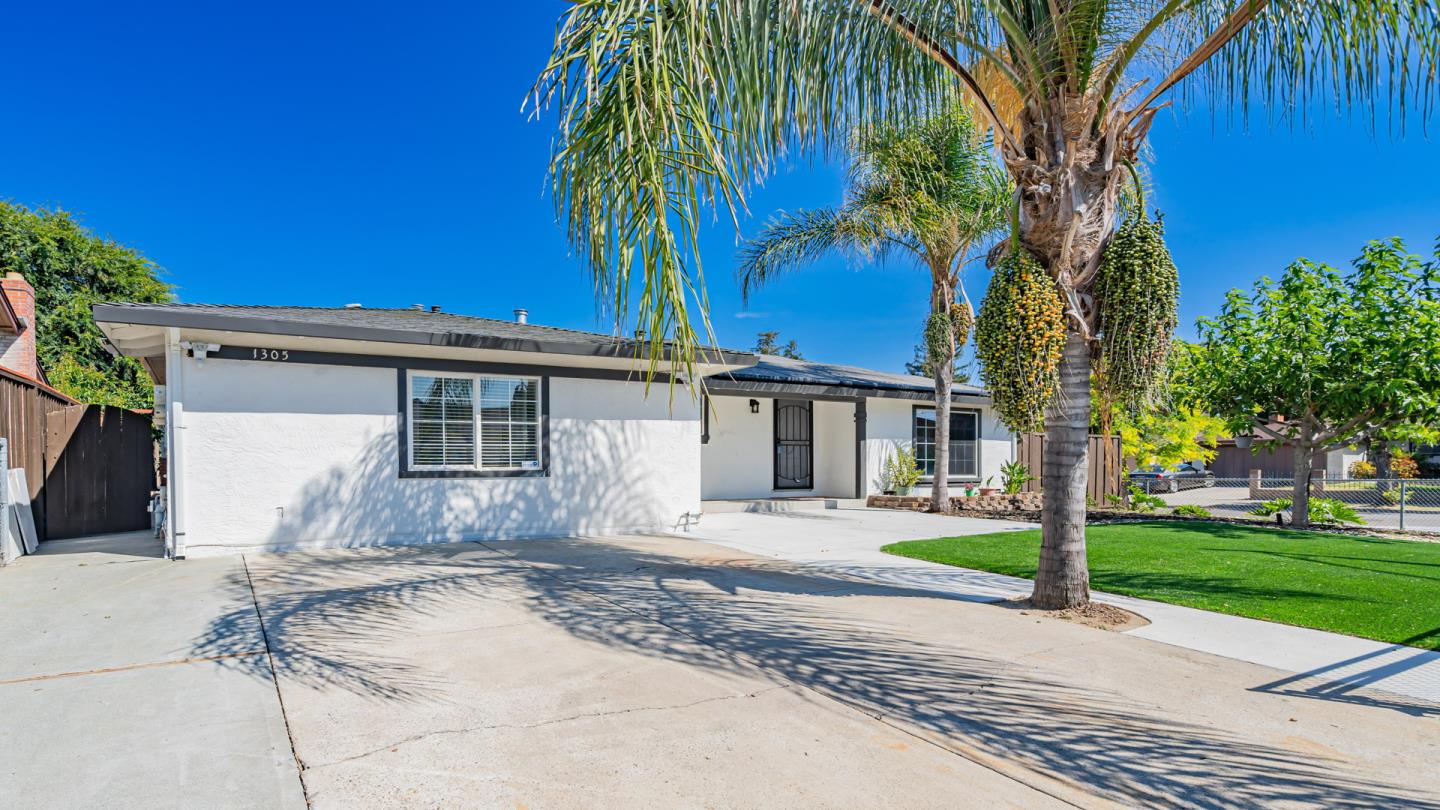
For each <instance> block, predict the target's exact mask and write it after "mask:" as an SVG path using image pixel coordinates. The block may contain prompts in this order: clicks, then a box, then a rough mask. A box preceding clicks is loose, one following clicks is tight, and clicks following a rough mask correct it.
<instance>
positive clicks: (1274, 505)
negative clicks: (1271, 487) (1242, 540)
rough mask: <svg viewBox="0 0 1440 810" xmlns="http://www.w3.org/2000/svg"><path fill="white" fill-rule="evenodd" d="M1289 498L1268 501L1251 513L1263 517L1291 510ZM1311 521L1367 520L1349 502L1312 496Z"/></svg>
mask: <svg viewBox="0 0 1440 810" xmlns="http://www.w3.org/2000/svg"><path fill="white" fill-rule="evenodd" d="M1290 507H1291V503H1290V499H1289V498H1276V499H1275V500H1273V501H1266V502H1264V503H1262V504H1260V505H1259V506H1257V507H1255V508H1254V509H1251V510H1250V514H1252V515H1259V516H1261V517H1270V516H1272V515H1275V514H1278V513H1280V512H1287V511H1289V510H1290ZM1310 522H1311V523H1337V524H1338V523H1356V524H1363V523H1364V522H1365V521H1364V519H1362V518H1361V517H1360V513H1359V512H1356V511H1355V509H1354V508H1352V507H1351V506H1350V505H1349V504H1347V503H1345V502H1344V501H1338V500H1336V499H1334V498H1311V499H1310Z"/></svg>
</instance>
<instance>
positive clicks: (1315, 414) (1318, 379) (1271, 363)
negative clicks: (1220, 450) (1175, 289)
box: [1190, 239, 1440, 527]
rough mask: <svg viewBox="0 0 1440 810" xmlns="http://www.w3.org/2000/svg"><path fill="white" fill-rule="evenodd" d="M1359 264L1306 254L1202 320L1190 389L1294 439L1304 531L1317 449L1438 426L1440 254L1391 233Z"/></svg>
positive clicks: (1260, 433)
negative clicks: (1428, 257)
mask: <svg viewBox="0 0 1440 810" xmlns="http://www.w3.org/2000/svg"><path fill="white" fill-rule="evenodd" d="M1437 255H1440V254H1437ZM1354 265H1355V269H1354V271H1353V272H1351V273H1349V274H1347V275H1342V274H1340V273H1339V272H1337V271H1336V270H1334V269H1332V268H1330V267H1328V266H1326V265H1324V264H1319V263H1316V262H1312V261H1308V260H1304V259H1302V260H1299V261H1297V262H1295V263H1294V264H1292V265H1290V267H1289V269H1287V270H1286V271H1285V275H1284V276H1283V277H1281V279H1280V280H1279V281H1278V282H1272V281H1270V280H1269V279H1262V280H1261V281H1260V282H1259V283H1257V284H1256V285H1255V289H1254V292H1253V293H1252V294H1251V295H1249V296H1246V295H1245V294H1243V293H1242V292H1241V291H1239V290H1231V291H1230V293H1229V295H1227V296H1226V298H1225V305H1224V307H1223V308H1222V309H1221V311H1220V314H1219V315H1218V316H1217V317H1215V318H1202V319H1200V321H1199V324H1198V326H1199V331H1200V344H1199V349H1198V351H1197V352H1196V356H1195V364H1194V368H1193V373H1192V374H1191V379H1190V385H1192V386H1193V387H1194V389H1195V390H1196V391H1197V392H1199V394H1200V395H1201V397H1202V398H1203V401H1204V402H1205V403H1206V404H1207V405H1208V406H1209V408H1210V409H1211V410H1212V411H1213V412H1214V413H1216V414H1218V415H1220V416H1221V417H1223V418H1224V419H1225V420H1226V423H1227V424H1228V426H1229V427H1230V429H1231V430H1232V431H1234V432H1236V433H1240V432H1246V433H1251V432H1253V433H1254V434H1255V435H1256V436H1257V437H1259V438H1260V439H1262V440H1265V441H1266V442H1267V443H1269V444H1272V445H1273V444H1275V443H1278V442H1288V443H1289V444H1291V445H1292V446H1293V448H1294V470H1295V484H1294V494H1293V495H1292V497H1291V501H1292V503H1293V504H1294V511H1293V515H1294V521H1295V525H1297V526H1301V527H1303V526H1306V525H1308V524H1309V494H1310V489H1309V483H1310V470H1311V465H1312V462H1313V459H1314V457H1315V456H1316V455H1317V454H1320V453H1325V452H1329V451H1331V450H1338V449H1340V448H1342V447H1347V446H1350V445H1352V444H1355V443H1357V442H1360V441H1364V440H1365V439H1366V438H1367V437H1369V436H1387V435H1390V436H1393V435H1396V432H1397V431H1400V430H1402V429H1403V428H1405V426H1409V425H1426V424H1435V423H1436V422H1440V261H1435V260H1432V261H1429V262H1425V261H1423V260H1422V259H1421V258H1420V257H1419V256H1416V255H1413V254H1411V253H1409V252H1407V251H1406V249H1405V245H1404V243H1402V242H1401V241H1400V240H1399V239H1389V240H1385V241H1376V242H1371V243H1370V244H1369V245H1367V246H1366V247H1365V249H1364V251H1363V252H1362V253H1361V254H1360V257H1359V258H1358V259H1356V260H1355V263H1354ZM1277 416H1278V417H1281V419H1283V421H1277V420H1276V419H1275V417H1277Z"/></svg>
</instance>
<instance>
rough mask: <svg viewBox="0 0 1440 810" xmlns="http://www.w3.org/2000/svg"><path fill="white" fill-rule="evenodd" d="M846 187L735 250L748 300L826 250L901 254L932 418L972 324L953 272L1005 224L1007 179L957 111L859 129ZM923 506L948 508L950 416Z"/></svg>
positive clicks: (941, 429) (939, 422)
mask: <svg viewBox="0 0 1440 810" xmlns="http://www.w3.org/2000/svg"><path fill="white" fill-rule="evenodd" d="M850 159H851V167H850V185H849V188H848V190H847V191H846V193H845V202H844V204H842V205H841V206H839V207H838V208H823V209H818V210H813V211H797V212H795V213H793V214H787V213H782V214H780V215H779V216H777V217H776V218H774V219H773V220H771V221H770V222H769V223H768V224H767V225H766V226H765V229H764V230H763V231H762V232H761V233H760V234H759V235H758V236H757V237H756V238H755V239H754V240H752V241H751V242H749V243H748V244H747V245H746V246H745V248H744V251H743V253H742V258H741V264H740V277H741V282H742V287H743V289H744V290H745V292H746V294H747V295H748V294H749V293H750V291H751V290H752V289H753V288H754V287H755V286H756V285H759V284H764V283H766V282H768V281H769V280H771V279H772V278H774V277H775V276H776V275H779V274H781V273H784V272H786V271H789V270H791V269H793V268H795V267H796V266H798V265H801V264H806V263H809V262H813V261H815V260H817V259H819V258H821V257H823V256H825V255H827V254H829V253H831V252H834V251H841V252H846V253H850V254H853V255H856V256H860V257H869V258H883V257H885V256H887V255H889V254H890V253H892V252H896V251H898V252H900V253H902V254H904V255H906V256H908V257H909V258H911V259H912V260H913V261H914V262H915V263H916V264H918V265H920V266H921V267H923V268H925V270H926V271H927V272H928V273H929V275H930V314H929V317H928V319H927V320H926V322H925V348H926V355H927V359H928V361H929V367H930V373H929V375H927V376H930V377H933V378H934V380H935V412H936V413H937V414H948V413H950V394H951V386H952V385H953V384H954V375H955V356H956V353H957V352H958V351H959V349H960V347H961V346H963V345H964V343H965V341H966V340H967V339H968V337H969V334H970V326H971V324H972V323H973V322H974V320H975V318H974V312H973V311H972V309H971V307H970V299H969V298H968V297H967V296H966V295H965V288H964V286H963V285H962V284H961V279H960V270H961V268H962V267H963V266H964V264H965V262H966V260H967V258H969V255H970V253H971V250H972V249H973V248H975V247H977V246H978V243H979V242H980V241H981V240H983V239H985V238H986V237H988V236H990V235H991V234H993V233H995V232H996V231H998V230H999V229H1000V228H1001V227H1002V226H1004V224H1005V222H1006V220H1007V216H1008V215H1007V211H1008V209H1009V200H1010V193H1011V189H1010V182H1009V180H1008V179H1006V177H1005V175H1004V173H1002V172H1001V171H1000V170H999V168H998V167H996V166H995V163H994V161H993V160H992V159H991V157H990V151H989V147H988V146H987V145H986V144H985V142H984V140H983V139H982V137H981V136H980V134H979V133H978V132H977V131H976V128H975V125H974V124H973V123H972V122H971V120H970V116H969V114H968V113H966V112H965V111H964V109H963V108H955V109H953V110H950V111H948V112H946V113H944V114H941V115H937V116H935V117H933V118H928V119H925V120H923V121H921V122H919V123H916V124H913V125H911V126H906V127H889V126H880V127H876V128H873V129H865V130H861V131H860V132H859V133H857V134H856V135H855V137H854V138H853V139H852V143H851V149H850ZM934 463H935V467H934V469H935V472H936V474H935V476H934V478H933V483H932V484H931V490H930V504H931V506H930V508H931V510H933V511H936V512H943V511H945V510H947V509H948V508H949V504H950V477H949V475H948V474H946V473H945V471H948V470H949V469H950V420H949V419H944V418H938V419H936V420H935V458H934Z"/></svg>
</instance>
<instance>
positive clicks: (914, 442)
mask: <svg viewBox="0 0 1440 810" xmlns="http://www.w3.org/2000/svg"><path fill="white" fill-rule="evenodd" d="M933 410H935V406H934V405H933V404H932V405H920V404H916V405H912V406H910V447H911V449H913V450H915V455H916V463H919V460H920V459H919V455H920V453H919V450H920V412H921V411H933ZM956 414H970V415H972V416H974V417H975V439H974V442H975V472H974V474H973V475H962V474H958V473H951V474H948V475H947V477H946V481H948V482H949V483H952V484H966V483H979V482H980V471H981V470H983V469H985V465H984V460H985V459H984V456H983V454H982V450H983V448H984V441H983V440H982V436H981V426H982V424H983V422H982V421H981V410H980V409H979V408H956V407H951V408H950V416H951V418H952V419H953V418H954V417H955V415H956ZM952 427H953V425H952ZM952 435H953V433H952ZM950 443H951V445H954V444H955V440H954V439H953V438H952V439H951V440H950ZM952 458H953V456H952ZM920 480H921V481H931V482H933V481H934V480H935V474H934V473H933V472H932V473H930V474H929V475H922V476H921V477H920Z"/></svg>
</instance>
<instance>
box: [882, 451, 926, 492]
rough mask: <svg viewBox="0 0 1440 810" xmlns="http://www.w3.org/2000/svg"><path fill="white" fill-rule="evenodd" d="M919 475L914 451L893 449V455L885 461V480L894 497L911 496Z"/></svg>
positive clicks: (918, 480) (918, 481)
mask: <svg viewBox="0 0 1440 810" xmlns="http://www.w3.org/2000/svg"><path fill="white" fill-rule="evenodd" d="M921 475H922V473H921V472H920V465H918V464H916V463H915V451H914V450H911V449H910V448H908V447H897V448H895V454H894V455H892V456H891V457H890V458H888V459H886V460H885V480H886V481H887V482H888V483H889V484H890V489H891V490H892V491H894V493H895V494H896V495H913V494H914V493H915V485H916V484H918V483H920V476H921Z"/></svg>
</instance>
